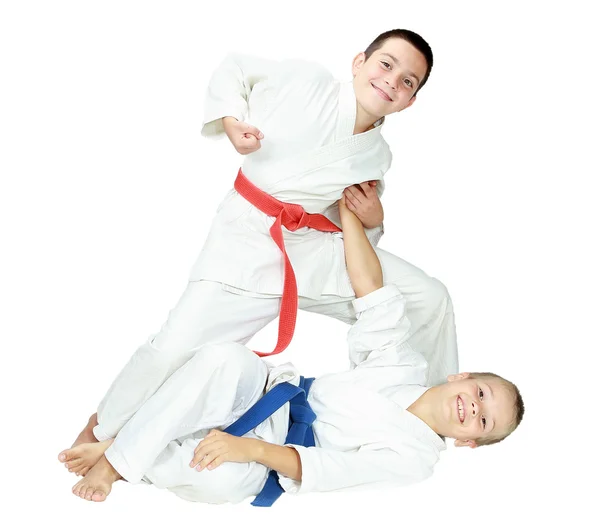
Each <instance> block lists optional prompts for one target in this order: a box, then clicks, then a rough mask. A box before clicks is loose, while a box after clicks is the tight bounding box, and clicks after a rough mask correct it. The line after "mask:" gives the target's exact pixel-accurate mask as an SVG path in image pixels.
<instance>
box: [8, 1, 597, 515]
mask: <svg viewBox="0 0 600 527" xmlns="http://www.w3.org/2000/svg"><path fill="white" fill-rule="evenodd" d="M591 5H592V2H589V3H584V2H573V1H570V2H566V1H565V2H560V3H555V2H527V1H521V2H495V3H491V2H475V1H473V2H439V3H433V2H415V1H411V2H403V1H399V0H394V1H387V0H385V1H379V2H368V1H364V2H326V1H324V0H321V1H318V2H315V1H306V0H305V1H304V2H289V3H288V2H261V1H254V2H249V1H246V2H239V1H231V0H229V1H227V2H209V6H208V7H201V2H183V1H170V2H166V1H164V2H156V1H146V2H133V1H119V2H114V1H104V2H88V1H71V2H66V1H54V2H50V1H47V2H28V1H19V2H16V1H12V2H11V1H5V2H2V4H1V6H2V7H1V8H0V75H1V76H2V80H1V82H0V163H1V165H0V170H1V178H2V179H1V188H0V205H1V207H0V221H1V226H0V229H1V230H0V232H1V243H2V245H1V246H2V254H3V256H2V257H1V260H0V265H1V266H2V273H1V274H0V281H1V282H0V286H1V290H0V302H1V306H0V307H1V319H0V320H1V324H2V333H1V335H2V338H1V341H0V342H1V347H0V350H1V353H2V357H3V359H2V362H1V368H2V374H3V375H2V383H1V384H0V390H1V393H0V400H1V404H2V416H1V419H0V422H1V423H2V425H1V426H2V434H1V441H2V446H1V452H0V455H1V458H2V460H3V463H2V465H3V466H2V477H1V481H2V482H3V490H2V498H1V500H0V501H2V503H3V505H2V507H1V509H0V514H1V515H2V516H3V518H1V521H2V522H3V523H4V521H5V520H6V519H11V518H12V522H13V523H15V522H16V523H17V524H19V525H25V524H29V523H30V522H32V521H33V520H38V521H45V522H49V521H52V522H54V521H56V522H60V524H62V525H65V526H74V525H90V526H100V525H101V526H106V525H111V524H117V525H121V524H125V522H128V523H129V522H134V524H135V525H162V524H168V525H179V524H188V525H202V524H207V522H211V523H212V524H214V522H225V524H227V525H229V524H230V522H232V521H235V522H244V523H245V524H247V525H259V524H260V525H263V524H264V522H269V523H272V524H275V522H277V523H279V522H282V521H283V522H286V523H287V524H289V525H292V526H295V525H301V524H304V523H305V521H313V522H317V524H321V523H326V522H327V523H335V524H339V525H342V524H348V525H363V524H372V523H374V522H377V523H380V522H385V524H388V523H391V524H395V525H430V524H431V525H432V524H434V522H435V523H436V524H438V525H442V524H443V525H465V524H480V523H481V524H483V525H505V524H507V522H510V521H511V520H514V521H516V522H517V524H521V523H522V524H523V525H525V524H529V523H531V522H536V524H541V523H542V522H548V521H550V520H556V522H557V523H558V522H561V523H563V522H566V521H569V522H570V523H571V524H572V525H578V526H579V525H591V524H596V525H597V523H595V522H596V521H597V519H598V513H597V508H596V507H595V505H594V501H595V500H596V498H597V490H598V482H597V480H596V479H595V478H596V476H597V470H598V461H597V460H598V458H597V453H596V440H597V432H598V415H597V413H598V406H599V405H598V393H597V392H598V390H597V388H596V381H597V378H598V352H599V351H600V345H599V343H598V331H597V328H598V317H599V315H600V309H599V308H598V304H599V300H598V298H599V293H600V291H599V282H598V269H599V260H598V257H597V256H596V252H597V245H598V225H600V220H599V217H598V212H597V208H598V191H597V181H596V180H597V179H598V176H600V170H599V169H598V163H597V150H598V142H599V141H598V139H599V138H598V124H597V123H598V118H599V114H598V93H600V91H599V90H598V82H597V81H598V74H597V68H598V66H597V49H598V46H599V42H598V38H597V36H596V35H597V28H596V24H595V23H594V17H592V11H591V7H590V6H591ZM397 27H404V28H409V29H412V30H415V31H417V32H418V33H420V34H422V35H423V36H424V37H425V38H426V40H428V41H429V43H430V44H431V46H432V48H433V50H434V57H435V65H434V68H433V72H432V75H431V78H430V80H429V82H428V84H427V86H426V87H425V88H424V89H423V91H422V92H421V93H420V94H419V97H418V100H417V102H416V103H415V105H414V106H413V107H412V108H410V109H409V110H407V111H405V112H403V113H401V114H398V115H396V116H392V118H390V119H388V120H387V122H386V125H385V129H384V135H385V137H386V139H387V141H388V143H389V144H390V146H391V148H392V151H393V154H394V161H393V165H392V168H391V170H390V171H389V172H388V173H387V175H386V183H387V190H386V194H385V196H384V199H383V204H384V208H385V211H386V220H385V226H386V234H385V235H384V237H383V239H382V241H381V243H380V246H381V247H383V248H385V249H387V250H389V251H391V252H393V253H395V254H397V255H399V256H400V257H402V258H404V259H406V260H408V261H410V262H412V263H414V264H415V265H417V266H419V267H421V268H422V269H424V270H425V271H427V272H428V273H429V274H431V275H433V276H436V277H438V278H439V279H441V280H442V281H443V282H444V283H445V284H446V285H447V287H448V289H449V290H450V293H451V295H452V297H453V300H454V305H455V310H456V322H457V328H458V338H459V350H460V361H461V369H463V370H465V371H468V370H491V371H495V372H497V373H499V374H501V375H504V376H506V377H507V378H509V379H511V380H513V381H514V382H515V383H517V385H518V386H519V387H520V389H521V392H522V394H523V397H524V399H525V403H526V413H525V418H524V421H523V424H522V426H521V427H520V428H519V429H518V430H517V431H516V432H515V434H514V436H512V437H510V438H509V439H508V440H506V441H505V442H504V443H502V444H500V445H495V446H491V447H485V448H481V449H476V450H474V451H472V450H470V449H455V448H454V447H452V446H449V448H448V450H447V451H446V452H444V453H443V455H442V460H441V462H440V463H439V464H438V465H437V466H436V471H435V475H434V476H433V477H432V478H430V479H429V480H427V481H425V482H424V483H421V484H418V485H414V486H412V487H405V488H397V489H391V490H389V491H377V492H363V493H344V492H338V493H330V494H312V495H307V496H305V497H293V496H283V497H282V498H281V499H280V500H279V501H278V502H277V503H276V505H275V506H274V507H273V508H272V509H268V510H264V509H263V510H259V509H255V508H253V507H251V506H250V505H249V504H248V503H243V504H239V505H235V506H232V505H220V506H215V505H206V504H199V503H189V502H185V501H183V500H181V499H179V498H177V497H175V496H174V495H172V494H171V493H169V492H168V491H160V490H158V489H156V488H153V487H150V486H141V485H138V486H133V485H129V484H127V483H124V482H119V483H117V484H115V486H114V487H113V491H112V494H111V495H110V496H109V498H108V500H107V501H106V502H105V503H103V504H98V503H90V502H86V501H84V500H81V499H79V498H77V497H75V496H73V495H72V494H71V487H72V486H73V484H74V483H75V482H76V480H77V477H76V476H74V475H72V474H69V473H67V471H66V469H65V468H64V467H63V466H62V464H60V463H59V462H58V461H57V459H56V456H57V454H58V452H59V451H60V450H62V449H63V448H65V447H68V446H70V445H71V443H72V442H73V440H74V438H75V436H76V435H77V433H78V432H79V431H80V429H81V428H82V427H83V425H84V424H85V423H86V421H87V418H88V417H89V415H90V414H92V413H93V412H94V411H95V408H96V405H97V404H98V402H99V401H100V399H101V397H102V396H103V394H104V392H105V390H106V389H107V388H108V385H109V384H110V382H111V381H112V379H113V378H114V376H115V375H116V374H117V373H118V372H119V370H120V369H121V367H122V366H123V365H124V364H125V362H126V361H127V359H128V358H129V356H130V355H131V354H132V353H133V352H134V351H135V349H136V348H137V346H138V345H139V344H141V343H142V342H143V341H144V340H145V339H146V338H147V336H148V335H150V334H151V333H153V332H155V331H156V330H157V329H158V328H159V327H160V325H161V324H162V323H163V322H164V320H165V319H166V317H167V315H168V311H169V309H171V308H172V307H173V306H174V305H175V303H176V301H177V299H178V298H179V295H180V294H181V293H182V291H183V290H184V288H185V285H186V280H187V276H188V273H189V271H190V268H191V266H192V264H193V262H194V260H195V258H196V256H197V254H198V252H199V250H200V248H201V247H202V243H203V241H204V238H205V236H206V234H207V229H208V227H209V224H210V220H211V218H212V216H213V214H214V211H215V209H216V207H217V204H218V203H219V201H220V200H221V198H222V197H223V195H224V194H225V193H226V191H227V190H228V189H229V188H230V186H231V185H232V182H233V179H234V177H235V174H236V170H237V168H238V167H239V165H240V163H241V156H239V155H238V154H237V153H236V152H235V151H234V150H233V148H232V147H231V145H230V144H229V143H228V142H227V141H226V140H223V141H220V142H213V141H209V140H207V139H204V138H202V137H201V136H200V128H201V122H202V115H203V107H202V105H203V99H204V92H205V89H206V86H207V82H208V79H209V76H210V74H211V73H212V71H213V69H214V67H215V66H216V65H217V64H218V62H220V61H221V60H222V59H223V58H224V56H225V54H226V53H228V52H230V51H243V52H247V53H251V54H256V55H260V56H265V57H270V58H289V57H299V58H305V59H312V60H316V61H319V62H321V63H322V64H324V65H325V66H327V67H329V68H330V69H331V70H332V71H333V72H334V74H335V75H336V76H337V77H338V78H341V79H350V78H351V77H350V64H351V61H352V58H353V57H354V56H355V55H356V54H357V53H358V52H360V51H362V50H364V49H365V48H366V46H367V45H368V44H369V43H370V42H371V41H372V40H373V39H374V38H375V37H376V36H377V35H378V34H379V33H382V32H383V31H386V30H388V29H393V28H397ZM594 48H595V49H596V52H595V53H592V51H593V49H594ZM297 328H298V329H297V333H296V336H295V339H294V342H293V343H292V345H291V346H290V348H289V349H288V350H287V351H286V352H285V353H284V354H282V356H279V358H278V359H277V360H276V361H275V362H278V361H280V362H285V361H292V362H294V363H295V364H296V365H297V366H298V367H300V369H301V371H302V372H303V373H304V374H305V375H308V376H311V375H318V374H321V373H324V372H326V371H332V370H336V369H341V368H344V367H345V366H346V350H345V335H346V331H347V326H345V325H344V324H342V323H341V322H337V321H334V320H329V319H327V318H324V317H319V316H317V315H310V314H307V313H303V312H301V313H300V315H299V318H298V325H297ZM275 330H276V324H275V323H273V324H271V325H270V326H269V327H268V328H266V329H265V330H264V331H263V332H262V333H260V334H259V335H258V336H257V337H256V338H255V339H254V340H253V341H252V344H254V345H255V346H257V347H258V346H263V347H268V346H270V345H272V343H274V341H275ZM592 511H595V512H592ZM594 517H595V520H594V519H593V518H594Z"/></svg>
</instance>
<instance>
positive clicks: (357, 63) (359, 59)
mask: <svg viewBox="0 0 600 527" xmlns="http://www.w3.org/2000/svg"><path fill="white" fill-rule="evenodd" d="M366 56H367V55H366V54H365V52H364V51H361V52H360V53H359V54H358V55H356V57H354V59H353V60H352V76H356V74H357V73H358V70H359V69H360V67H361V66H362V65H363V63H364V62H365V57H366Z"/></svg>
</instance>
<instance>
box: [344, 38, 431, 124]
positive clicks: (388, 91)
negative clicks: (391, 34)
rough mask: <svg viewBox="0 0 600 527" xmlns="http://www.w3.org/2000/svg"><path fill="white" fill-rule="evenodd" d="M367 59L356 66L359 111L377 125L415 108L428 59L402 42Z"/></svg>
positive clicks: (395, 41) (390, 41) (390, 43)
mask: <svg viewBox="0 0 600 527" xmlns="http://www.w3.org/2000/svg"><path fill="white" fill-rule="evenodd" d="M365 56H366V55H365V53H364V52H362V53H359V54H358V55H357V56H356V57H355V58H354V61H353V62H352V74H353V76H354V81H353V83H354V92H355V94H356V100H357V103H358V107H359V110H361V112H364V114H365V115H368V116H369V117H371V119H372V120H373V121H376V120H378V119H380V118H381V117H383V116H385V115H389V114H391V113H394V112H399V111H401V110H404V109H405V108H408V107H409V106H410V105H411V104H413V102H414V101H415V100H416V97H415V92H416V91H417V89H418V88H419V85H420V84H421V82H422V81H423V80H424V78H425V75H426V73H427V61H426V59H425V56H424V55H423V54H422V53H421V52H420V51H418V50H417V49H416V48H415V47H414V46H413V45H412V44H410V43H409V42H407V41H406V40H403V39H401V38H390V39H388V40H386V41H385V42H384V44H383V46H382V47H381V48H379V49H378V50H376V51H374V52H373V54H372V55H371V56H370V57H369V59H368V60H366V61H365Z"/></svg>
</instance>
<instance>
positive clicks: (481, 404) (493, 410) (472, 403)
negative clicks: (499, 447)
mask: <svg viewBox="0 0 600 527" xmlns="http://www.w3.org/2000/svg"><path fill="white" fill-rule="evenodd" d="M448 381H449V382H447V383H446V384H443V385H440V386H439V387H438V388H439V391H438V393H437V398H436V400H437V402H438V404H439V406H438V405H436V406H438V408H437V409H436V410H437V411H436V413H437V414H438V415H437V419H436V421H437V425H438V430H437V432H438V433H439V434H441V435H444V436H447V437H453V438H455V439H456V441H455V445H456V446H471V447H474V446H476V444H475V441H476V440H477V439H480V438H481V439H489V438H495V437H503V436H505V435H507V434H508V433H509V432H510V431H511V430H512V423H513V422H514V420H515V395H514V394H513V393H512V391H511V390H510V389H509V388H508V387H507V385H506V384H505V383H503V382H502V380H500V379H497V378H494V377H477V378H473V377H470V376H469V374H468V373H460V374H458V375H451V376H450V377H449V378H448Z"/></svg>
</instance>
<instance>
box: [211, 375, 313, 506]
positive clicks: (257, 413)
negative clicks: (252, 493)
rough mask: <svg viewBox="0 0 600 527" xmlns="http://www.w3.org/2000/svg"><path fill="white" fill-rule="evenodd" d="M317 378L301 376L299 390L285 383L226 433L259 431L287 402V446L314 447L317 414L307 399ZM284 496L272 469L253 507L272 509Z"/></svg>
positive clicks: (267, 394)
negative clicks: (288, 422)
mask: <svg viewBox="0 0 600 527" xmlns="http://www.w3.org/2000/svg"><path fill="white" fill-rule="evenodd" d="M314 380H315V378H314V377H310V378H308V379H305V378H304V377H300V385H299V386H298V387H296V386H294V385H293V384H290V383H289V382H282V383H281V384H278V385H277V386H275V387H274V388H273V389H272V390H269V391H268V392H267V393H266V394H265V395H263V397H261V398H260V399H259V400H258V401H257V402H256V403H255V404H254V406H252V407H251V408H249V409H248V410H247V411H246V413H245V414H244V415H242V416H241V417H240V418H239V419H238V420H237V421H235V423H232V424H230V425H229V426H228V427H227V428H225V430H223V432H227V433H228V434H231V435H234V436H238V437H240V436H243V435H244V434H246V433H247V432H249V431H250V430H252V429H254V428H256V427H257V426H258V425H259V424H260V423H262V422H263V421H264V420H265V419H266V418H267V417H269V416H270V415H272V414H273V413H275V412H276V411H277V410H278V409H279V408H281V407H282V406H283V405H284V404H285V403H287V402H288V401H289V402H290V425H289V428H288V434H287V436H286V438H285V442H286V444H293V445H302V446H306V447H309V446H315V436H314V434H313V430H312V426H311V425H312V423H313V421H314V420H315V419H316V417H317V416H316V414H315V413H314V412H313V411H312V409H311V408H310V405H309V404H308V401H307V400H306V397H307V396H308V391H309V390H310V386H311V385H312V383H313V381H314ZM282 494H283V488H282V487H281V485H280V484H279V476H278V475H277V471H275V470H270V471H269V476H268V477H267V482H266V483H265V486H264V487H263V489H262V490H261V491H260V493H259V494H258V495H257V496H256V498H255V499H254V501H253V502H252V503H251V505H254V506H255V507H270V506H271V505H273V503H275V501H276V500H277V498H279V496H281V495H282Z"/></svg>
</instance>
